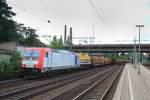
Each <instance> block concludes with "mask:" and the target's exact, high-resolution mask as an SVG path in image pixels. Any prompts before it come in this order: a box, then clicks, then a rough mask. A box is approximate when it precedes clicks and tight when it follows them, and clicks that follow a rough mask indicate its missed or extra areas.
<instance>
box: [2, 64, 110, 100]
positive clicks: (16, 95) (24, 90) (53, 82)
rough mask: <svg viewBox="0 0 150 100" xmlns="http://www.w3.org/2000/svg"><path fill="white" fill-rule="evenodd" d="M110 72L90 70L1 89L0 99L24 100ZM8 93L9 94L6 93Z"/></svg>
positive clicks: (102, 69) (107, 68)
mask: <svg viewBox="0 0 150 100" xmlns="http://www.w3.org/2000/svg"><path fill="white" fill-rule="evenodd" d="M104 69H105V71H108V70H111V69H112V67H106V68H104V67H103V68H99V70H98V68H97V69H96V68H95V69H91V70H88V71H84V72H80V73H76V74H73V75H67V76H64V77H58V78H54V79H50V80H45V81H40V82H34V83H32V84H26V85H21V86H16V88H12V89H5V90H4V89H3V90H0V98H1V99H11V100H18V99H26V98H29V97H33V96H36V95H38V94H40V93H44V92H46V91H50V90H53V89H55V88H58V87H61V86H64V85H66V84H69V83H72V82H75V81H77V80H81V79H83V78H85V77H88V76H90V75H92V74H94V73H98V72H102V71H103V73H104V72H105V71H104ZM8 91H9V92H8Z"/></svg>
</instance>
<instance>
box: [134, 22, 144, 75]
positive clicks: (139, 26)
mask: <svg viewBox="0 0 150 100" xmlns="http://www.w3.org/2000/svg"><path fill="white" fill-rule="evenodd" d="M136 27H138V28H139V70H138V74H140V59H141V58H140V56H141V54H140V52H141V48H140V29H141V27H144V25H136Z"/></svg>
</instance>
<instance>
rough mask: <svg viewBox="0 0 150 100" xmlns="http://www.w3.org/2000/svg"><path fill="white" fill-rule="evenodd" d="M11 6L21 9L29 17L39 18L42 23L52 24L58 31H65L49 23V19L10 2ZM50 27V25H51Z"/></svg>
mask: <svg viewBox="0 0 150 100" xmlns="http://www.w3.org/2000/svg"><path fill="white" fill-rule="evenodd" d="M9 4H11V5H13V6H14V7H15V8H17V9H20V10H21V11H23V12H25V13H27V14H29V15H31V16H33V17H35V18H37V19H39V20H41V21H42V22H45V23H51V24H52V25H53V26H55V27H56V28H58V29H60V30H63V27H62V28H60V27H58V26H57V25H56V24H54V23H52V22H51V21H50V22H49V19H46V18H44V17H42V16H39V15H35V14H33V13H32V12H31V11H29V10H27V9H25V8H23V7H21V6H18V5H16V4H14V3H12V2H9ZM49 25H50V24H49Z"/></svg>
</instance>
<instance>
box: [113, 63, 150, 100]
mask: <svg viewBox="0 0 150 100" xmlns="http://www.w3.org/2000/svg"><path fill="white" fill-rule="evenodd" d="M138 67H139V66H138V65H137V67H134V66H133V65H132V64H129V63H128V64H126V65H125V68H124V70H123V73H122V76H121V78H120V81H119V84H118V87H117V89H116V92H115V94H114V97H113V100H150V70H149V69H147V68H146V67H144V66H143V65H140V71H141V73H140V74H138Z"/></svg>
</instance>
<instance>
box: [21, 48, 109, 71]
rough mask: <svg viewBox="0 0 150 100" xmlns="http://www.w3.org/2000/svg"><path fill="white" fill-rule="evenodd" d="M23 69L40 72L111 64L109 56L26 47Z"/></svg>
mask: <svg viewBox="0 0 150 100" xmlns="http://www.w3.org/2000/svg"><path fill="white" fill-rule="evenodd" d="M21 63H22V65H21V67H22V69H24V70H32V71H38V72H48V71H52V70H63V69H73V68H85V67H86V66H95V65H104V64H111V63H112V60H111V58H108V57H101V56H91V55H88V54H86V53H81V52H80V53H75V52H69V51H65V50H57V49H51V48H25V51H24V54H23V55H22V62H21Z"/></svg>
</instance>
